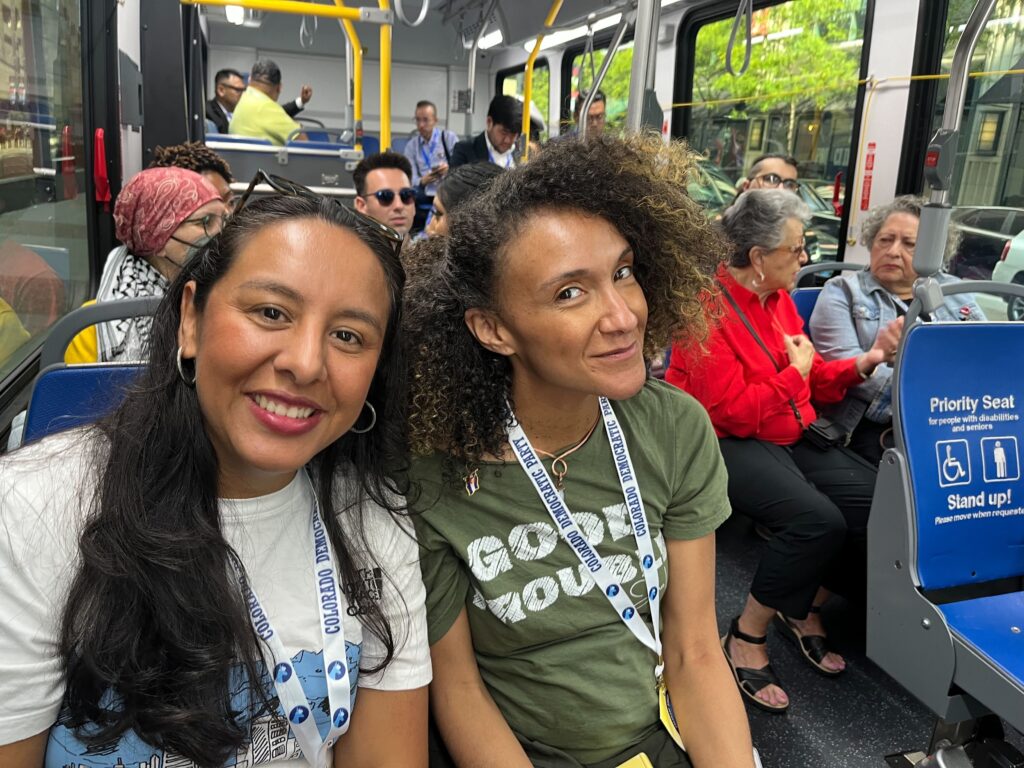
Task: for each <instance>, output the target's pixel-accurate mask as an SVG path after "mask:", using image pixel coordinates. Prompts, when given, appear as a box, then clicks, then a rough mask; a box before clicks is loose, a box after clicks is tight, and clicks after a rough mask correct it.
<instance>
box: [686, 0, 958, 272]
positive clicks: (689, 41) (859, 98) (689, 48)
mask: <svg viewBox="0 0 1024 768" xmlns="http://www.w3.org/2000/svg"><path fill="white" fill-rule="evenodd" d="M942 1H943V2H945V1H946V0H942ZM787 2H791V0H755V2H754V10H755V11H760V10H763V9H765V8H771V7H773V6H776V5H783V4H784V3H787ZM875 2H876V0H864V38H863V39H864V43H863V44H862V45H861V57H860V70H859V72H858V74H857V78H858V80H861V81H863V80H866V79H867V77H868V61H869V58H870V55H871V33H872V27H873V25H874V19H875ZM921 2H922V3H925V2H928V0H921ZM735 15H736V3H735V2H728V1H727V0H721V1H720V2H716V3H714V4H708V5H704V6H701V7H699V8H694V9H692V10H691V11H690V12H688V13H686V14H685V15H684V16H683V18H682V19H681V21H680V23H679V30H678V31H677V32H676V43H675V46H676V62H675V77H674V79H673V84H672V103H673V104H681V103H688V102H690V101H693V76H694V74H695V72H696V65H695V59H696V55H697V34H698V33H699V32H700V29H701V27H703V26H704V25H706V24H710V23H712V22H716V21H722V20H727V19H731V18H734V17H735ZM940 48H941V46H940ZM940 53H941V51H940ZM866 92H867V90H866V87H865V86H864V85H862V84H858V85H857V91H856V97H855V100H854V106H853V132H852V133H851V134H850V147H851V150H854V148H856V147H859V145H860V136H861V131H862V127H863V126H862V123H863V114H864V99H865V95H866ZM691 114H692V107H675V106H674V107H672V138H674V139H686V138H687V137H688V136H689V133H690V128H691V125H690V123H691V119H690V118H691ZM765 130H766V135H767V132H768V131H769V130H770V126H766V129H765ZM856 172H857V151H851V152H850V157H849V158H848V160H847V164H846V170H845V172H844V179H845V185H846V197H845V199H844V201H843V203H844V204H843V214H842V216H841V217H840V219H839V232H840V234H841V235H842V237H840V238H839V243H838V249H837V251H836V257H835V258H836V260H837V261H844V260H845V258H846V243H847V239H848V237H849V228H850V209H851V207H852V204H853V202H854V201H853V200H852V199H851V197H850V193H851V190H852V186H851V184H850V180H851V179H853V178H855V175H856Z"/></svg>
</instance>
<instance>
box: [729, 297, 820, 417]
mask: <svg viewBox="0 0 1024 768" xmlns="http://www.w3.org/2000/svg"><path fill="white" fill-rule="evenodd" d="M715 282H716V283H718V287H719V288H721V289H722V293H723V294H724V295H725V298H726V299H727V300H728V301H729V303H730V304H731V305H732V308H733V310H735V312H736V315H737V316H738V317H739V319H740V320H742V321H743V325H745V326H746V327H747V330H748V331H750V335H751V336H753V337H754V341H756V342H757V343H758V346H760V347H761V349H763V350H764V353H765V354H766V355H768V359H769V360H771V361H772V365H774V366H775V371H776V373H782V370H783V366H781V365H779V361H778V360H776V359H775V355H773V354H772V351H771V350H770V349H768V345H767V344H765V343H764V340H763V339H762V338H761V336H760V335H759V334H758V332H757V331H756V330H755V329H754V325H753V324H752V323H751V322H750V319H749V318H748V317H747V315H746V313H745V312H744V311H743V310H742V309H740V305H739V304H738V303H737V301H736V299H734V298H733V296H732V294H731V293H729V289H728V288H726V287H725V284H724V283H723V282H722V281H721V280H715ZM789 407H790V408H792V409H793V416H795V417H796V423H797V424H799V425H800V429H804V417H803V416H801V415H800V409H799V408H797V406H796V401H795V400H794V399H793V398H792V397H791V398H789Z"/></svg>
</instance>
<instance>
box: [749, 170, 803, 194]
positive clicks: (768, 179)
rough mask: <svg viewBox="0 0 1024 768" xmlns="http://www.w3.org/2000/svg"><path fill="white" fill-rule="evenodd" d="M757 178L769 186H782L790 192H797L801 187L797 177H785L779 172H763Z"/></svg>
mask: <svg viewBox="0 0 1024 768" xmlns="http://www.w3.org/2000/svg"><path fill="white" fill-rule="evenodd" d="M757 180H758V181H760V182H761V183H762V184H764V185H765V186H767V187H782V188H783V189H786V190H789V191H790V192H796V191H797V190H799V189H800V182H799V181H797V180H796V179H784V178H782V177H781V176H779V174H777V173H762V174H761V175H760V176H758V177H757Z"/></svg>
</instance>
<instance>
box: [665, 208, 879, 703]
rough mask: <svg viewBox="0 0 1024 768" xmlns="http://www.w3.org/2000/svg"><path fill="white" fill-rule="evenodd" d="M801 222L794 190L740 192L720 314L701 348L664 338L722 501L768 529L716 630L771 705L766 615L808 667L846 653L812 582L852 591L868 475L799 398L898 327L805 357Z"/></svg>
mask: <svg viewBox="0 0 1024 768" xmlns="http://www.w3.org/2000/svg"><path fill="white" fill-rule="evenodd" d="M808 217H809V211H808V209H807V206H806V205H805V204H804V203H803V202H801V200H800V198H799V197H797V196H796V195H794V194H792V193H790V192H786V191H784V190H751V191H748V192H745V193H744V194H742V195H740V197H739V199H738V200H737V201H736V203H735V204H734V205H733V206H732V207H730V208H729V209H728V210H726V211H725V213H724V214H723V216H722V226H723V228H724V231H725V234H726V236H727V237H728V238H729V240H730V241H731V243H732V245H733V250H732V254H731V256H730V257H729V261H728V263H727V264H723V265H722V266H721V267H720V268H719V270H718V275H717V284H718V290H719V291H720V293H721V297H720V298H718V299H717V304H718V306H716V310H718V312H716V314H718V313H719V312H720V315H721V317H720V319H719V320H718V322H717V323H716V325H715V327H714V328H713V329H712V331H711V337H710V339H709V341H708V343H707V351H704V350H702V349H700V348H699V347H697V346H685V345H682V344H678V343H677V344H675V346H674V347H673V348H672V357H671V360H670V363H669V370H668V372H667V373H666V375H665V379H666V381H669V382H671V383H673V384H676V385H677V386H679V387H682V388H683V389H685V390H686V391H687V392H689V393H691V394H692V395H694V396H695V397H696V398H697V399H698V400H699V401H700V402H701V403H702V404H703V405H704V407H705V408H707V410H708V413H709V414H710V415H711V422H712V423H713V424H714V426H715V432H716V433H717V434H718V437H719V445H720V447H721V450H722V457H723V458H724V459H725V465H726V467H727V468H728V470H729V500H730V501H731V502H732V507H733V509H734V510H736V511H737V512H741V513H743V514H745V515H747V516H749V517H751V518H753V519H754V520H755V521H756V522H758V523H760V524H761V525H763V526H765V527H766V528H768V529H769V530H770V531H771V532H772V533H773V534H774V535H773V537H772V539H771V540H770V541H769V542H768V543H767V544H766V549H765V552H764V555H763V556H762V557H761V562H760V563H759V565H758V568H757V572H756V574H755V576H754V582H753V584H752V586H751V589H750V595H749V596H748V597H747V602H746V606H745V607H744V608H743V612H742V613H741V614H740V615H739V616H738V617H737V618H736V619H733V621H732V625H731V628H730V630H729V633H728V634H727V635H726V636H725V638H724V639H723V646H724V648H725V653H726V656H727V657H728V658H729V661H730V664H731V665H732V667H733V672H734V674H735V676H736V680H737V683H738V684H739V687H740V691H741V692H742V693H743V695H744V697H745V698H746V699H747V701H749V702H751V703H753V704H754V705H756V706H758V707H760V708H762V709H765V710H768V711H771V712H782V711H785V710H786V708H787V707H788V706H789V697H788V696H787V695H786V693H785V692H784V691H783V690H782V687H781V684H780V683H779V679H778V677H776V675H775V673H774V672H773V670H772V668H771V665H769V664H768V652H767V649H766V646H765V634H766V632H767V629H768V624H769V623H770V622H771V621H772V619H773V618H775V619H776V622H777V624H778V626H779V628H780V629H781V630H782V631H783V633H784V635H785V636H786V637H788V638H790V639H793V640H796V641H797V644H798V647H799V648H800V649H801V651H802V653H803V655H804V657H805V658H806V659H807V661H808V662H810V664H811V665H812V666H813V667H814V668H815V669H817V670H818V671H819V672H823V673H824V674H826V675H838V674H839V673H840V672H842V671H843V669H844V668H845V662H844V661H843V659H842V658H841V657H840V656H839V655H838V654H836V653H833V652H831V651H830V650H829V648H828V645H827V644H826V640H825V630H824V627H823V626H822V623H821V618H820V616H819V615H818V611H819V609H820V607H821V605H822V602H823V601H824V600H825V598H826V597H827V595H828V593H827V592H826V591H825V590H824V589H822V588H821V586H822V584H826V585H828V586H835V587H836V588H842V589H841V591H843V592H845V593H847V594H850V593H851V592H854V593H856V594H854V595H853V596H859V595H860V594H862V593H863V590H864V588H865V587H864V584H863V581H864V576H863V574H864V556H865V555H864V542H865V538H866V528H867V518H868V512H869V511H870V508H871V497H872V493H873V491H874V485H875V474H876V471H875V468H874V467H873V466H871V465H869V464H868V463H866V462H865V461H864V460H863V459H861V458H860V457H859V456H857V455H856V454H854V453H853V452H852V451H850V450H848V449H846V448H844V447H842V446H839V445H832V446H826V445H820V446H819V444H816V443H814V442H811V441H810V440H808V439H805V438H804V432H805V430H807V429H808V428H809V427H811V426H812V425H813V424H814V421H815V418H816V415H817V414H816V413H815V409H814V406H813V405H812V404H811V401H812V399H813V400H814V401H815V402H821V403H834V402H838V401H839V400H841V399H842V398H843V397H844V396H845V395H846V392H847V390H848V389H849V388H850V387H852V386H854V385H856V384H859V383H861V382H862V381H863V380H864V379H865V378H867V377H868V376H870V375H871V373H872V372H873V371H874V370H875V368H876V367H877V366H878V365H879V364H880V363H882V362H885V361H888V360H892V355H893V352H894V350H895V347H896V343H897V340H898V329H897V328H893V327H883V328H881V329H880V330H879V335H878V338H877V339H876V340H875V342H874V344H873V345H872V346H871V347H870V349H869V350H868V351H867V352H864V353H862V354H860V355H858V356H856V357H851V358H848V359H846V360H836V361H833V362H825V361H824V360H822V359H821V356H820V355H818V354H817V353H816V352H815V350H814V347H813V346H812V345H811V342H810V341H809V340H808V338H807V337H806V336H805V335H804V332H803V322H802V321H801V319H800V315H799V314H798V313H797V310H796V306H795V305H794V304H793V300H792V299H791V298H790V297H789V290H790V289H791V288H792V287H793V284H794V282H795V280H796V273H797V272H798V271H799V269H800V266H801V265H802V264H803V263H804V262H805V261H806V259H807V254H806V252H805V251H804V241H803V232H804V224H805V222H806V220H807V219H808ZM676 431H677V432H678V433H679V434H687V433H686V432H685V431H684V430H681V429H678V428H677V430H676ZM844 545H845V546H844ZM844 550H845V555H846V557H845V558H841V557H840V554H841V553H844ZM847 582H849V584H847Z"/></svg>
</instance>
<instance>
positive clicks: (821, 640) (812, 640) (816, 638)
mask: <svg viewBox="0 0 1024 768" xmlns="http://www.w3.org/2000/svg"><path fill="white" fill-rule="evenodd" d="M810 613H821V606H818V605H812V606H811V608H810ZM774 621H775V626H776V628H777V629H778V630H779V632H781V633H782V636H783V637H784V638H786V639H787V640H789V641H790V642H791V643H793V644H794V645H795V646H796V647H797V649H798V650H799V651H800V653H801V654H802V655H803V657H804V658H805V659H807V663H808V664H810V665H811V666H812V667H814V669H815V670H817V671H818V672H820V673H821V674H823V675H825V676H826V677H837V676H838V675H841V674H843V672H845V671H846V670H845V669H829V668H828V667H826V666H825V665H824V664H822V662H823V661H824V659H825V654H828V653H831V652H832V649H831V648H829V647H828V641H827V640H826V639H825V637H824V635H801V634H800V630H798V629H797V628H796V625H795V624H793V623H792V622H791V621H790V620H789V618H787V617H786V616H785V615H783V613H782V612H781V611H776V613H775V620H774Z"/></svg>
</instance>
